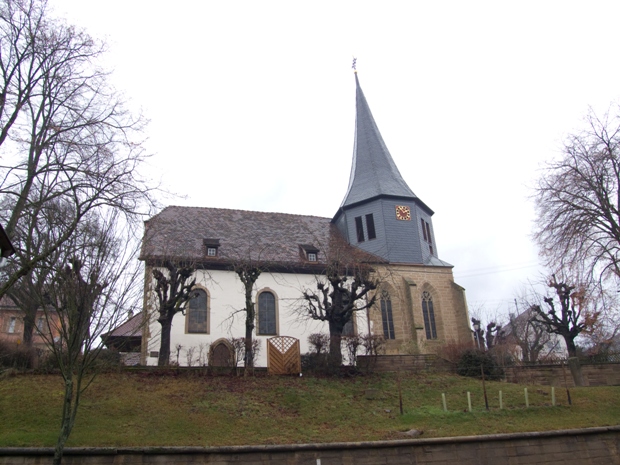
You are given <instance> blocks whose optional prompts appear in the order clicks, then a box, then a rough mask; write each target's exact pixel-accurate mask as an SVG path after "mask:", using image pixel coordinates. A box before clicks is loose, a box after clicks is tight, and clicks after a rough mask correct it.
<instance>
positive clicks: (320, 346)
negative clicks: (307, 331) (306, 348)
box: [308, 333, 329, 354]
mask: <svg viewBox="0 0 620 465" xmlns="http://www.w3.org/2000/svg"><path fill="white" fill-rule="evenodd" d="M308 344H310V349H311V350H312V353H315V354H320V353H323V352H327V350H328V349H329V335H328V334H323V333H313V334H311V335H310V336H308Z"/></svg>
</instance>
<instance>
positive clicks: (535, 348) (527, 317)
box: [508, 310, 551, 363]
mask: <svg viewBox="0 0 620 465" xmlns="http://www.w3.org/2000/svg"><path fill="white" fill-rule="evenodd" d="M535 316H536V314H535V312H532V311H531V310H526V311H525V312H523V313H521V314H520V315H515V314H511V315H510V316H509V320H508V329H509V334H508V339H510V340H512V341H514V343H515V344H516V345H517V346H518V347H519V348H520V349H521V358H522V360H523V361H524V362H526V363H532V362H536V361H537V360H538V358H539V356H540V355H541V353H542V352H543V351H546V353H549V352H550V349H546V348H547V347H548V345H549V344H550V342H551V334H550V333H549V332H547V330H546V327H545V326H544V325H543V324H542V323H539V322H538V321H536V320H533V319H532V318H534V317H535Z"/></svg>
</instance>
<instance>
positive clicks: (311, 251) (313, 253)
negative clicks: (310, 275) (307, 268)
mask: <svg viewBox="0 0 620 465" xmlns="http://www.w3.org/2000/svg"><path fill="white" fill-rule="evenodd" d="M299 254H300V255H301V258H302V259H304V260H307V261H309V262H313V263H316V262H318V261H319V249H317V248H316V247H315V246H313V245H310V244H299Z"/></svg>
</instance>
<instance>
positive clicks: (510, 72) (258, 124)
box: [49, 0, 620, 313]
mask: <svg viewBox="0 0 620 465" xmlns="http://www.w3.org/2000/svg"><path fill="white" fill-rule="evenodd" d="M49 2H50V5H51V6H52V7H53V9H54V11H55V12H56V14H57V15H58V16H62V17H65V18H67V20H68V21H69V22H70V23H73V24H75V25H76V26H79V27H83V28H85V29H86V30H87V31H88V32H89V33H90V34H91V35H93V36H95V37H98V38H102V39H104V40H106V42H107V43H108V45H109V49H110V51H109V53H108V54H107V56H106V60H105V66H107V67H109V68H111V69H113V70H114V74H113V83H114V85H115V86H116V87H117V89H118V90H121V91H123V92H124V93H125V94H126V96H127V97H128V98H130V99H131V103H132V106H133V108H134V109H135V110H140V109H141V110H142V111H143V112H144V114H145V115H146V116H147V117H148V118H149V119H150V121H151V123H150V125H149V128H148V133H147V134H148V137H149V140H148V142H147V144H146V147H147V150H148V152H149V153H152V154H153V157H152V158H151V160H150V167H149V169H150V171H149V173H150V175H151V176H152V177H153V178H154V179H161V180H162V181H163V183H164V185H165V186H166V187H167V188H168V189H169V190H171V191H173V192H175V193H177V194H179V195H181V196H184V197H182V198H172V199H162V201H163V202H164V204H176V205H190V206H203V207H222V208H239V209H244V210H260V211H274V212H285V213H298V214H304V215H317V216H324V217H332V216H333V215H334V214H335V213H336V211H337V209H338V207H339V205H340V203H341V201H342V199H343V197H344V194H345V192H346V188H347V185H348V180H349V173H350V166H351V156H352V151H353V132H354V125H355V85H354V77H353V73H352V70H351V61H352V57H353V56H356V57H357V59H358V61H357V68H358V73H359V74H358V75H359V79H360V84H361V86H362V89H363V90H364V93H365V95H366V98H367V100H368V102H369V105H370V107H371V110H372V112H373V115H374V117H375V120H376V122H377V125H378V126H379V130H380V131H381V133H382V135H383V138H384V140H385V142H386V144H387V146H388V149H389V150H390V152H391V154H392V157H393V158H394V160H395V162H396V164H397V166H398V167H399V169H400V171H401V174H402V175H403V177H404V179H405V180H406V181H407V183H408V184H409V186H410V187H411V189H412V190H413V191H414V192H415V193H416V195H417V196H418V197H420V198H421V199H422V200H423V201H424V202H425V203H426V204H427V205H429V206H430V207H431V208H432V209H433V210H434V211H435V216H434V217H433V225H434V229H435V236H436V241H437V247H438V252H439V256H440V258H441V259H443V260H445V261H448V262H450V263H452V264H453V265H454V266H455V268H454V275H455V279H456V281H457V282H458V283H459V284H461V285H462V286H463V287H465V288H466V290H467V295H468V301H469V307H470V311H473V312H474V313H477V312H479V310H480V309H481V308H484V309H485V310H486V312H488V313H494V312H500V313H506V312H508V311H512V310H513V309H514V303H513V299H514V298H515V296H516V295H517V294H518V293H519V292H520V291H521V290H522V289H523V288H524V287H525V286H527V282H528V280H532V281H537V280H539V279H540V276H541V273H543V272H544V270H542V268H540V267H539V266H538V259H537V250H536V248H535V246H534V245H533V244H532V241H531V239H530V235H531V232H532V227H533V221H534V219H535V212H534V208H533V203H532V201H531V200H530V199H529V196H531V194H532V187H533V186H534V185H535V182H536V179H537V177H538V176H539V173H540V171H539V170H540V169H541V168H542V167H543V165H544V162H545V161H549V160H551V159H552V158H553V157H557V156H559V154H560V151H561V147H562V141H563V140H564V138H565V136H566V134H568V133H570V132H573V131H575V130H578V129H579V128H580V127H583V117H584V116H585V114H586V113H587V111H588V108H589V107H593V108H594V109H596V111H598V112H600V113H604V112H605V111H607V110H608V109H609V108H610V105H611V104H612V103H614V102H618V97H619V96H620V87H619V86H620V53H619V50H620V47H619V45H620V39H619V38H618V28H617V21H618V18H620V2H617V1H613V2H612V1H601V2H597V1H588V2H585V1H581V2H570V1H544V2H543V1H519V2H498V1H489V2H476V1H467V2H462V1H439V2H416V1H408V2H404V1H402V2H393V1H389V2H388V1H383V2H379V1H376V2H362V1H354V2H345V1H333V0H332V1H329V2H327V1H325V2H323V1H312V2H293V1H282V2H273V1H266V0H262V1H255V0H254V1H234V2H233V1H218V2H214V1H185V2H176V3H174V4H173V3H172V2H163V1H154V0H148V1H147V0H131V1H127V0H106V1H95V0H90V1H84V0H49Z"/></svg>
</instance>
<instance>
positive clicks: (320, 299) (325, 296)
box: [300, 262, 379, 367]
mask: <svg viewBox="0 0 620 465" xmlns="http://www.w3.org/2000/svg"><path fill="white" fill-rule="evenodd" d="M378 284H379V281H378V279H376V278H373V277H372V276H371V270H370V268H369V267H368V266H365V265H364V264H361V263H357V265H356V266H354V267H353V268H348V267H344V266H343V265H342V264H341V263H339V262H334V263H332V265H330V266H328V267H327V269H326V270H325V273H324V274H323V275H322V276H319V277H318V278H317V284H316V290H313V289H306V290H304V292H303V300H304V304H303V306H302V308H301V310H300V311H301V312H302V313H303V314H305V315H306V316H307V317H309V318H311V319H313V320H320V321H326V322H327V323H328V325H329V336H330V343H329V354H330V355H329V359H330V365H331V366H332V367H339V366H340V365H341V364H342V348H341V341H342V332H343V330H344V327H345V325H346V324H347V323H348V322H350V321H351V319H352V318H353V314H354V313H355V312H357V311H361V310H365V309H367V308H370V307H372V306H373V305H374V303H375V301H376V299H377V297H378V296H377V293H376V292H373V291H374V290H375V289H377V286H378Z"/></svg>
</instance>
